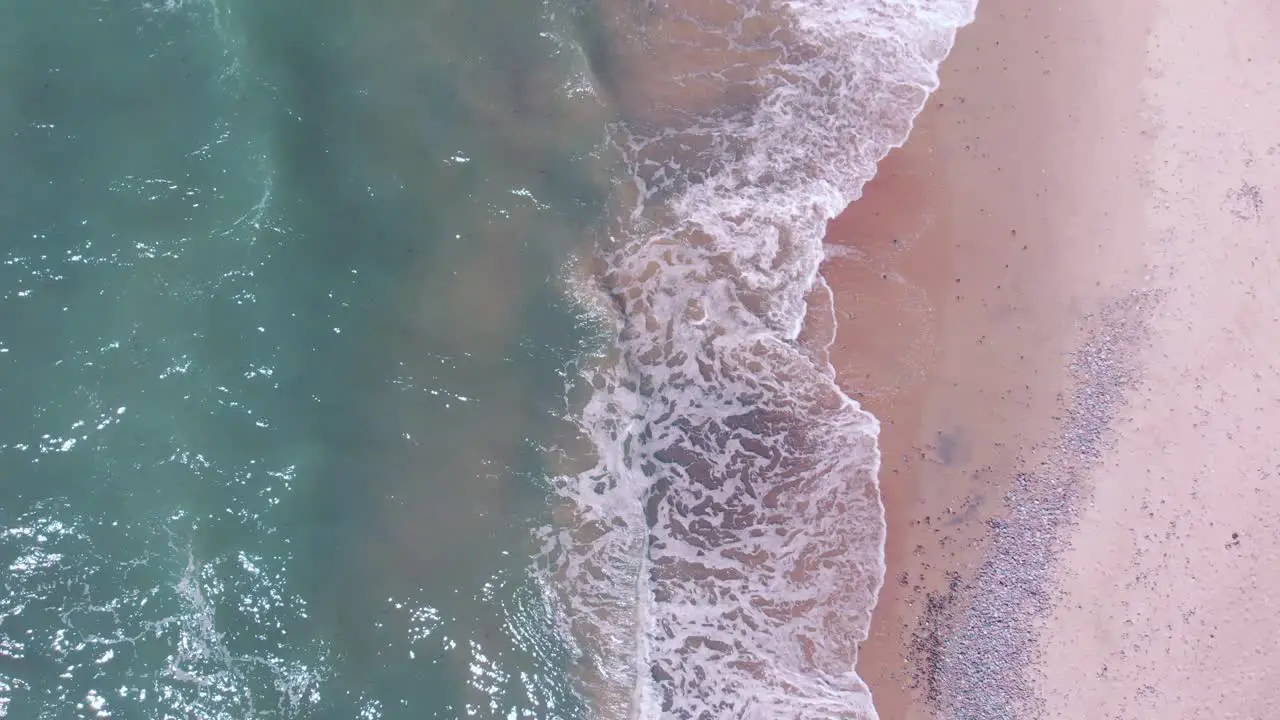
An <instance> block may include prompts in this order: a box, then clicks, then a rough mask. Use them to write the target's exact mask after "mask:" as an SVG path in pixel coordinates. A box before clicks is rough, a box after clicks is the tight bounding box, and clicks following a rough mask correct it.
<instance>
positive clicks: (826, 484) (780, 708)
mask: <svg viewBox="0 0 1280 720" xmlns="http://www.w3.org/2000/svg"><path fill="white" fill-rule="evenodd" d="M975 3H976V0H793V1H792V2H785V3H782V4H781V5H773V6H766V4H765V2H756V1H755V0H746V1H745V2H743V3H741V4H738V5H733V6H728V5H725V4H723V3H722V7H720V8H719V9H718V10H717V11H715V12H712V11H708V10H707V7H708V6H709V5H710V4H711V3H707V2H697V1H696V0H690V2H686V3H681V2H677V0H669V1H668V2H667V3H665V4H662V3H650V5H649V6H648V9H647V11H646V12H648V13H650V16H653V15H655V14H656V15H661V14H664V13H665V14H667V16H670V15H672V14H674V15H675V16H676V17H675V20H674V21H673V22H674V25H672V26H677V25H678V26H679V27H680V28H681V30H682V32H685V31H687V30H688V28H689V27H690V26H692V25H696V26H698V27H699V29H700V31H702V32H705V33H706V34H707V38H710V39H709V40H708V41H707V45H709V46H710V45H715V42H712V41H713V40H714V41H716V42H720V43H721V45H720V46H722V47H725V48H727V50H726V51H724V52H723V53H722V55H723V56H724V57H726V58H728V59H727V60H726V61H725V62H726V63H732V62H736V61H739V60H741V61H743V62H746V61H748V60H755V59H758V58H761V57H767V58H770V63H769V64H768V65H767V66H765V67H762V68H756V69H755V70H756V71H755V72H753V73H750V74H746V75H744V74H742V73H740V72H738V71H739V70H741V67H740V65H741V63H739V65H738V66H736V67H729V66H726V67H724V68H721V69H719V70H717V69H714V68H708V67H707V66H706V65H705V64H703V65H701V66H697V67H691V68H689V69H687V70H686V71H684V72H683V73H682V74H678V75H676V77H675V78H674V79H672V80H671V81H670V82H671V83H674V84H675V85H677V86H679V87H681V88H693V87H704V88H705V87H712V88H716V87H719V88H720V89H721V90H723V92H722V93H721V95H720V96H718V98H717V99H718V102H717V103H715V104H714V105H712V106H710V107H712V108H713V109H710V110H708V109H707V107H700V108H699V109H698V110H697V111H696V112H692V111H688V107H683V106H681V102H682V99H684V98H685V96H680V95H679V94H674V95H673V96H672V97H673V98H674V99H670V98H667V99H664V101H663V102H665V103H666V105H667V109H668V110H670V112H668V113H667V115H666V117H667V118H669V119H671V122H665V123H659V122H643V121H636V120H631V121H628V122H626V123H624V124H622V125H621V126H619V128H618V129H617V133H616V140H617V143H618V145H619V147H620V149H621V152H622V154H623V156H624V157H625V160H626V162H627V166H628V168H629V170H630V172H631V175H632V176H633V178H634V181H635V186H634V187H635V189H636V191H637V192H636V195H635V197H636V201H635V204H634V206H628V207H624V208H623V212H622V213H620V215H621V216H622V217H620V219H619V221H618V222H617V223H616V225H614V226H613V227H611V228H610V232H609V237H608V239H607V240H605V241H602V242H601V243H600V247H599V249H598V252H597V261H598V266H599V268H600V272H599V278H600V282H599V286H600V288H601V295H602V296H603V297H604V298H606V300H607V303H606V304H607V305H608V306H610V307H611V308H613V309H614V312H613V315H612V317H613V318H614V321H615V322H616V331H617V334H616V339H615V342H614V345H613V347H612V348H610V350H609V352H608V353H607V355H606V357H604V358H603V359H602V360H601V362H600V363H599V364H598V365H597V366H595V367H593V368H591V371H590V372H589V373H588V374H587V375H586V377H585V378H584V380H585V381H586V382H587V383H589V387H590V392H589V393H588V395H589V397H588V399H587V400H586V402H585V407H584V408H583V410H582V418H581V427H582V430H583V432H584V434H585V435H587V437H588V438H589V439H590V440H591V442H592V443H593V444H594V447H595V452H596V456H597V459H598V462H597V463H596V465H595V467H593V468H592V469H591V470H589V471H587V472H583V473H581V474H578V475H575V476H569V477H565V478H563V479H562V483H561V487H560V489H561V492H562V494H563V496H564V497H565V499H566V501H567V502H568V504H569V505H570V506H571V507H572V508H573V513H572V518H570V519H567V520H566V522H564V523H563V525H562V526H561V527H559V528H557V532H556V534H555V539H554V540H555V541H554V547H553V549H552V557H553V560H554V566H555V571H556V575H555V577H556V584H557V585H558V587H559V589H560V590H561V596H562V597H563V599H564V610H565V613H564V615H565V617H566V619H567V623H568V624H569V627H570V630H571V632H572V634H573V637H574V638H575V640H576V641H577V643H578V646H579V648H580V649H581V650H582V652H583V654H584V658H583V664H584V666H588V669H585V670H584V673H583V675H584V685H585V686H586V687H587V690H588V692H589V693H590V694H591V695H592V696H593V698H594V699H595V701H596V705H597V708H598V710H599V713H600V715H601V716H602V717H605V718H659V717H662V718H668V717H670V718H682V719H684V718H698V719H699V720H720V719H726V718H750V719H756V720H784V719H800V718H804V719H806V720H813V719H822V718H860V719H865V718H874V717H876V714H875V710H874V708H873V706H872V704H871V697H870V694H869V692H868V690H867V688H866V686H865V684H864V683H863V682H862V681H861V679H860V678H858V676H857V675H856V674H855V673H854V668H853V663H854V660H855V659H856V654H857V645H858V643H859V642H860V641H861V640H863V639H865V637H866V632H867V628H868V624H869V621H870V613H871V609H872V607H873V606H874V604H875V599H876V595H877V594H878V592H879V589H880V587H881V584H882V582H883V577H884V559H883V546H884V534H885V526H884V517H883V507H882V505H881V502H880V495H879V487H878V481H877V477H876V473H877V471H878V467H879V451H878V449H877V445H876V438H877V435H878V432H879V424H878V422H877V421H876V419H875V418H874V417H872V416H871V415H870V414H869V413H867V412H865V411H863V410H862V409H861V408H860V407H859V406H858V404H857V403H856V402H855V401H853V400H852V399H850V398H849V397H847V396H845V395H844V394H843V393H841V392H840V390H839V388H838V387H837V386H836V385H835V383H834V382H833V380H832V372H831V370H830V368H829V367H822V366H820V363H821V360H820V359H819V360H817V361H815V358H821V357H822V355H821V353H814V352H810V351H807V350H806V348H805V347H803V344H802V343H801V342H799V337H800V334H801V328H802V325H803V324H804V322H805V315H806V306H805V298H806V296H807V294H808V293H809V292H810V290H811V289H812V288H813V286H814V282H815V279H816V278H817V273H818V266H819V263H820V262H821V260H822V257H823V247H822V238H823V234H824V231H825V224H826V221H827V220H828V219H829V218H832V217H834V216H835V215H836V214H837V213H839V212H840V211H841V210H843V208H844V207H846V206H847V205H848V203H849V202H851V201H852V200H853V199H855V198H856V197H857V196H858V195H859V194H860V192H861V188H862V186H863V185H864V184H865V183H866V182H867V181H868V180H869V179H870V178H871V177H872V176H873V174H874V172H875V167H876V163H877V162H878V161H879V160H880V159H881V158H882V157H883V156H884V155H885V154H886V153H887V152H888V151H889V150H890V149H891V148H892V147H895V146H897V145H900V144H901V143H902V142H903V141H904V140H905V138H906V136H907V134H908V133H909V131H910V129H911V124H912V122H913V119H914V118H915V116H916V115H917V114H918V113H919V111H920V109H921V108H922V107H923V103H924V100H925V98H926V97H927V95H928V93H929V92H930V91H932V90H933V89H934V88H935V87H936V85H937V67H938V65H939V63H940V62H941V61H942V59H943V58H944V57H945V55H946V54H947V52H948V51H949V50H950V48H951V44H952V41H953V39H954V36H955V30H956V28H957V27H958V26H960V25H963V24H965V23H966V22H968V21H969V20H971V18H972V15H973V11H974V6H975ZM681 5H690V6H692V5H699V6H700V7H699V8H697V9H695V10H690V9H688V8H685V9H682V8H681ZM725 7H729V8H731V9H730V11H729V12H725V11H724V10H725ZM632 12H634V7H633V8H632ZM712 17H714V18H716V21H715V22H710V21H709V20H708V18H712ZM726 18H727V19H726ZM770 18H772V20H771V22H773V23H774V24H773V25H772V26H770V27H771V30H770V31H769V32H768V33H760V32H758V29H759V27H760V26H761V24H762V23H765V22H766V21H769V19H770ZM750 28H755V29H756V31H755V33H754V35H752V31H751V30H750ZM637 33H639V34H643V31H642V30H641V31H637ZM684 37H686V38H687V35H685V36H684ZM726 41H727V42H726ZM645 42H646V41H645V40H644V38H641V44H645ZM653 48H654V45H653V43H649V44H648V47H647V49H648V51H653ZM658 54H660V53H658ZM735 73H737V74H736V75H735ZM743 77H746V78H747V79H746V80H742V79H740V78H743ZM734 78H739V79H734ZM699 83H702V84H701V85H699ZM717 83H719V85H717ZM744 90H745V91H748V92H746V93H745V94H744ZM744 98H745V99H744ZM692 105H693V103H691V104H690V106H692ZM623 186H624V187H626V186H629V184H628V183H624V184H623ZM828 310H829V308H828Z"/></svg>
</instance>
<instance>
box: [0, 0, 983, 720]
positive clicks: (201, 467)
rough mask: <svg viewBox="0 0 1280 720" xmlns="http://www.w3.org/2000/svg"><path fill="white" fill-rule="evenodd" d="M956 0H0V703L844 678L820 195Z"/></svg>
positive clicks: (837, 465) (866, 496) (489, 696)
mask: <svg viewBox="0 0 1280 720" xmlns="http://www.w3.org/2000/svg"><path fill="white" fill-rule="evenodd" d="M973 9H974V3H973V1H972V0H928V1H924V0H788V1H786V2H783V1H778V0H543V1H542V2H525V3H520V2H512V1H511V0H466V2H462V1H460V0H306V1H305V2H304V1H303V0H112V1H109V2H108V1H104V0H61V1H60V2H56V3H54V2H49V1H48V0H8V1H7V2H4V3H0V568H3V572H4V575H3V584H2V586H0V719H10V718H11V719H13V720H27V719H28V718H32V719H40V720H44V719H48V720H53V719H55V718H56V719H58V720H63V719H64V718H108V717H111V718H128V719H132V718H140V719H169V718H173V719H174V720H179V719H181V720H221V719H228V720H231V719H234V720H244V719H249V718H272V719H276V718H280V719H292V718H315V719H325V720H327V719H330V718H334V719H337V718H343V719H346V718H359V719H362V720H376V719H382V718H386V719H388V720H390V719H393V718H405V719H409V718H413V719H415V720H416V719H419V718H469V717H476V718H504V719H515V718H520V719H525V718H529V719H536V720H554V719H556V718H564V719H568V718H574V719H578V718H581V719H584V720H585V719H587V718H599V719H600V720H658V719H659V718H675V719H677V720H721V719H722V718H723V719H735V718H736V719H741V720H827V719H836V718H839V719H841V720H872V719H874V718H875V717H876V714H875V710H874V707H873V705H872V703H871V697H870V693H869V691H868V689H867V687H866V686H865V684H864V683H863V682H862V680H861V679H860V678H859V677H858V676H857V674H856V672H855V671H854V664H855V662H856V658H857V646H858V643H859V642H860V641H861V640H862V639H864V638H865V636H866V632H867V628H868V624H869V621H870V613H871V609H872V607H873V606H874V603H875V599H876V595H877V593H878V591H879V588H880V586H881V583H882V582H883V576H884V559H883V543H884V534H885V526H884V520H883V508H882V506H881V504H880V496H879V485H878V478H877V473H878V467H879V452H878V449H877V447H878V446H877V436H878V432H879V424H878V422H877V421H876V419H875V418H874V417H872V416H871V415H870V414H868V413H866V412H865V411H863V410H862V409H861V408H860V407H859V405H858V404H857V403H856V402H855V401H854V400H852V399H851V398H850V397H849V396H847V395H846V394H845V393H844V391H843V389H842V388H841V387H840V386H839V385H838V384H837V382H836V378H835V377H834V371H833V370H832V368H831V365H830V363H829V362H828V360H827V352H828V350H829V348H830V344H831V342H832V341H833V335H832V333H833V330H834V316H833V314H832V302H831V290H830V288H828V287H827V286H826V284H825V282H824V281H823V280H822V278H821V276H820V274H819V268H820V263H821V261H822V258H823V253H824V249H823V245H822V240H823V232H824V228H825V223H826V221H827V219H829V218H830V217H833V216H834V215H835V214H837V213H838V212H840V211H841V210H842V209H843V208H844V207H846V206H847V204H848V203H849V202H850V201H852V200H854V199H856V198H857V196H858V194H859V193H860V190H861V187H862V185H863V184H864V183H865V182H866V181H867V180H868V179H870V178H871V177H872V175H873V174H874V172H875V167H876V163H877V162H878V161H879V160H880V159H881V158H882V157H883V156H884V154H885V153H886V152H888V151H889V149H890V148H892V147H894V146H895V145H897V144H900V143H901V142H903V141H904V140H905V138H906V137H907V134H908V133H909V131H910V129H911V124H912V121H913V119H914V117H915V115H916V114H917V113H918V112H919V111H920V109H921V107H922V105H923V103H924V101H925V99H926V97H927V95H928V93H929V92H930V91H931V90H932V89H933V88H935V87H936V85H937V82H938V77H937V67H938V63H940V62H941V60H942V58H943V57H945V55H946V54H947V52H948V51H949V49H950V47H951V42H952V40H953V39H954V31H955V28H956V27H957V26H958V25H960V24H963V23H965V22H967V21H968V20H969V19H971V18H972V13H973ZM847 342H848V343H853V344H856V342H857V338H851V339H848V340H847Z"/></svg>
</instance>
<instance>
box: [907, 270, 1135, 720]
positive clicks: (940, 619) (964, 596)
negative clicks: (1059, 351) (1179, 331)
mask: <svg viewBox="0 0 1280 720" xmlns="http://www.w3.org/2000/svg"><path fill="white" fill-rule="evenodd" d="M1159 300H1160V294H1159V293H1157V292H1154V291H1136V292H1133V293H1131V294H1130V295H1128V296H1126V297H1124V298H1121V299H1119V300H1117V301H1113V302H1111V303H1109V304H1108V305H1106V306H1105V307H1103V308H1102V309H1101V310H1100V311H1098V312H1097V313H1095V314H1093V315H1089V316H1086V317H1085V318H1083V321H1082V330H1083V333H1082V336H1083V338H1084V341H1083V343H1082V344H1081V345H1080V347H1079V348H1078V349H1077V350H1076V351H1075V353H1073V355H1072V357H1071V358H1070V362H1069V365H1068V367H1069V371H1070V387H1071V394H1070V395H1069V396H1068V397H1066V398H1064V401H1063V407H1062V415H1061V417H1060V427H1059V431H1058V434H1057V436H1056V438H1055V439H1054V440H1053V441H1051V442H1050V443H1048V444H1047V445H1046V446H1045V447H1043V448H1025V449H1024V451H1025V453H1024V457H1023V460H1022V463H1023V464H1024V466H1025V467H1027V469H1026V470H1024V471H1022V472H1020V473H1018V474H1017V475H1016V476H1015V477H1014V479H1013V483H1012V489H1011V490H1010V491H1009V492H1008V493H1007V494H1006V495H1005V498H1004V512H1003V517H998V518H992V519H991V520H989V521H988V531H987V532H988V536H989V540H990V546H989V547H990V550H989V552H988V554H987V556H986V558H985V559H984V560H983V561H982V563H981V564H980V565H979V566H978V567H977V569H976V570H975V571H974V573H973V576H972V577H971V578H967V579H962V577H961V576H960V575H959V574H957V573H952V574H950V575H949V576H948V577H949V580H950V582H949V583H948V586H947V587H946V589H945V590H943V591H941V592H933V593H929V594H928V596H927V598H926V604H925V608H924V610H923V613H922V617H921V618H920V621H919V624H918V626H917V628H916V630H915V632H914V633H913V635H912V640H911V647H910V650H909V652H910V654H911V661H912V665H913V666H914V676H913V681H914V684H915V685H916V686H917V687H918V688H920V689H921V690H923V692H924V694H925V697H926V699H927V700H928V702H929V703H930V704H931V705H932V706H934V708H935V709H936V710H937V711H938V712H939V713H940V717H943V718H948V719H949V720H950V719H954V720H997V719H1000V720H1011V719H1013V718H1038V717H1041V716H1043V714H1044V710H1043V701H1042V700H1041V699H1040V698H1039V697H1038V696H1037V694H1036V692H1035V691H1034V689H1033V688H1034V680H1035V678H1034V677H1033V675H1032V674H1031V673H1032V672H1034V670H1033V668H1034V667H1035V665H1036V660H1037V656H1038V653H1039V650H1038V647H1039V645H1038V642H1037V640H1038V637H1039V630H1040V627H1041V625H1042V623H1043V622H1044V621H1045V620H1046V618H1047V617H1048V615H1049V613H1050V611H1051V610H1052V608H1053V606H1054V600H1055V598H1056V596H1057V589H1056V588H1055V585H1054V575H1053V571H1054V569H1055V567H1056V564H1057V558H1058V556H1059V555H1060V553H1061V551H1062V549H1063V547H1064V543H1065V542H1066V531H1067V530H1068V529H1070V528H1071V527H1072V525H1073V524H1074V522H1075V519H1076V517H1077V513H1078V510H1079V508H1080V507H1081V504H1082V503H1083V502H1085V501H1087V499H1088V497H1089V494H1090V489H1089V486H1088V484H1087V483H1088V480H1089V475H1090V472H1091V471H1092V470H1094V469H1095V468H1096V466H1097V465H1098V463H1099V461H1100V459H1101V457H1102V453H1103V452H1104V451H1105V450H1106V449H1107V448H1108V446H1109V444H1110V443H1111V439H1110V435H1109V428H1110V425H1111V423H1112V421H1113V420H1115V418H1116V416H1117V414H1118V413H1119V411H1120V410H1121V409H1122V407H1123V405H1124V403H1125V400H1126V395H1127V394H1128V391H1129V390H1130V389H1132V388H1133V387H1135V386H1136V384H1137V383H1138V382H1139V380H1140V372H1139V370H1140V368H1139V367H1138V366H1137V364H1136V361H1135V357H1136V353H1135V350H1136V349H1137V348H1138V347H1139V346H1140V344H1141V343H1142V342H1143V341H1144V340H1145V338H1146V336H1147V320H1148V318H1149V317H1150V316H1151V313H1152V312H1153V310H1154V308H1155V306H1156V304H1157V303H1158V302H1159Z"/></svg>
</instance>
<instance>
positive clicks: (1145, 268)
mask: <svg viewBox="0 0 1280 720" xmlns="http://www.w3.org/2000/svg"><path fill="white" fill-rule="evenodd" d="M1272 8H1274V5H1270V4H1268V3H1266V2H1264V1H1263V0H1247V1H1246V0H1233V1H1228V2H1223V3H1213V4H1206V3H1203V2H1197V1H1196V0H1164V1H1163V2H1161V1H1160V0H1135V2H1130V3H1116V2H1110V1H1108V0H1081V1H1080V2H1076V3H1064V4H1063V6H1061V7H1056V6H1053V7H1051V6H1048V4H1045V3H1035V2H1031V1H1030V0H983V2H982V4H981V5H980V7H979V10H978V20H977V22H976V23H975V24H974V25H973V26H971V27H969V28H966V29H964V30H962V31H961V33H960V36H959V38H958V41H957V46H956V49H955V51H954V52H953V54H952V56H951V57H950V58H949V59H948V61H947V63H946V65H945V66H944V68H943V72H942V79H943V87H942V89H941V90H940V91H939V93H938V94H936V95H935V96H934V97H933V98H931V100H930V103H929V107H928V108H927V110H926V112H925V113H924V114H923V115H922V116H921V118H920V120H919V122H918V123H917V129H916V132H915V133H914V134H913V136H912V138H911V140H910V141H909V143H908V144H907V146H906V147H904V148H902V149H900V150H898V151H896V152H895V153H894V154H893V155H891V156H890V158H888V159H887V160H886V162H885V163H884V164H883V165H882V170H881V173H880V175H879V176H878V177H877V179H876V180H875V181H874V182H873V183H872V184H871V186H870V187H868V189H867V193H866V195H865V196H864V198H863V199H862V200H860V201H859V202H857V203H855V204H854V205H853V206H852V207H851V208H850V210H849V211H848V212H847V213H846V214H845V215H844V216H842V217H841V218H840V219H838V220H837V221H835V222H834V223H833V224H832V226H831V228H830V233H829V237H828V242H829V243H831V244H833V245H839V246H842V247H844V248H846V249H847V250H846V251H844V252H837V253H833V256H832V259H831V260H830V261H829V262H828V263H827V265H826V266H825V268H824V274H825V275H826V276H827V278H828V280H829V281H830V283H831V285H832V286H833V288H834V290H835V293H836V303H837V311H838V315H839V321H840V323H841V325H840V336H839V338H838V340H837V344H836V346H835V347H834V348H833V351H834V357H833V360H834V362H835V364H836V366H837V369H838V370H839V372H840V376H841V378H842V381H843V382H844V384H845V387H846V388H847V389H848V390H849V391H850V392H851V393H852V394H854V395H855V396H856V397H859V398H860V399H862V400H863V401H864V402H865V404H866V406H867V407H868V408H869V409H871V410H872V411H873V412H875V413H876V414H877V415H878V416H880V418H881V419H882V421H883V436H882V449H883V452H884V464H883V468H882V473H881V477H882V484H883V488H884V495H885V504H886V508H887V511H888V514H889V547H888V567H889V574H888V578H887V581H886V585H885V589H884V592H883V594H882V596H881V603H880V606H879V607H878V608H877V612H876V616H875V620H874V625H873V628H872V636H871V638H870V639H869V640H868V642H867V643H866V644H865V646H864V648H863V653H862V658H861V660H860V663H859V672H860V674H861V675H862V676H863V677H864V678H865V679H867V681H868V682H869V684H870V685H871V687H872V690H873V692H874V693H875V697H876V701H877V706H878V707H879V709H880V712H881V716H882V717H883V718H886V719H896V718H935V717H936V718H961V719H964V720H969V719H971V718H975V719H976V718H983V719H985V718H1041V717H1062V718H1083V717H1090V718H1092V717H1098V718H1109V717H1115V718H1162V719H1163V718H1198V717H1206V718H1207V717H1214V718H1218V717H1227V718H1268V717H1277V716H1280V715H1277V713H1280V690H1277V688H1280V671H1277V670H1275V669H1274V666H1275V665H1276V663H1277V661H1278V660H1280V652H1277V651H1276V649H1275V648H1276V647H1277V646H1278V645H1280V643H1277V642H1276V641H1275V640H1274V638H1275V637H1277V630H1280V614H1278V613H1277V609H1280V523H1278V522H1277V520H1276V517H1277V512H1280V450H1278V449H1277V448H1280V443H1277V442H1275V441H1274V440H1273V439H1271V436H1270V435H1268V430H1267V429H1268V428H1269V427H1276V426H1280V310H1278V309H1277V308H1280V282H1277V281H1275V280H1273V278H1280V248H1277V246H1276V245H1275V243H1274V241H1275V240H1280V234H1278V233H1277V230H1278V229H1280V221H1278V220H1277V217H1278V216H1277V213H1276V211H1275V210H1274V209H1273V208H1271V207H1269V205H1268V202H1270V198H1271V197H1272V195H1273V194H1274V193H1275V192H1276V191H1277V190H1280V131H1276V130H1274V128H1275V127H1276V126H1277V119H1280V11H1277V10H1275V9H1272ZM1277 202H1280V201H1277ZM1268 241H1273V242H1268Z"/></svg>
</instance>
